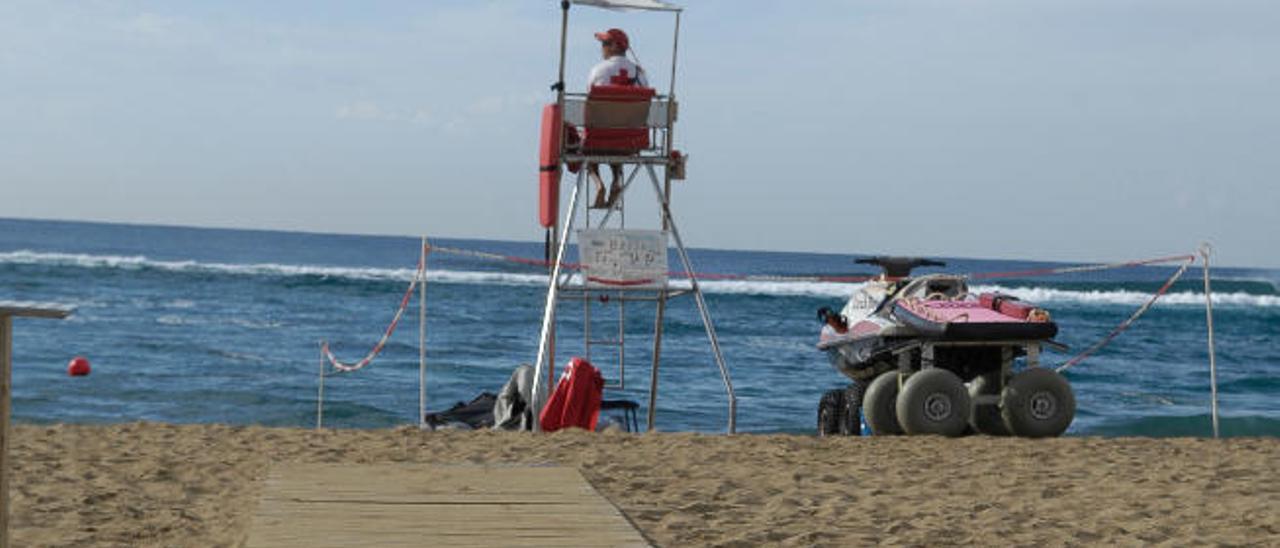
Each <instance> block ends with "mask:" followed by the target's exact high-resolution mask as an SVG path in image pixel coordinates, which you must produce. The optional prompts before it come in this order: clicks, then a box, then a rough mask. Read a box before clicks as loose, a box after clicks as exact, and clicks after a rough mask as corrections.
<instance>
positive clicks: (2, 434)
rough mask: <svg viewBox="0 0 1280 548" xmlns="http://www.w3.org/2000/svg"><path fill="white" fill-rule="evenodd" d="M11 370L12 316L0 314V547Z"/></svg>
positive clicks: (5, 527)
mask: <svg viewBox="0 0 1280 548" xmlns="http://www.w3.org/2000/svg"><path fill="white" fill-rule="evenodd" d="M12 369H13V316H10V315H8V314H0V506H3V508H0V546H8V545H9V438H10V437H11V436H12V435H13V432H12V430H10V429H9V398H10V393H9V390H10V388H11V386H12V380H13V378H12Z"/></svg>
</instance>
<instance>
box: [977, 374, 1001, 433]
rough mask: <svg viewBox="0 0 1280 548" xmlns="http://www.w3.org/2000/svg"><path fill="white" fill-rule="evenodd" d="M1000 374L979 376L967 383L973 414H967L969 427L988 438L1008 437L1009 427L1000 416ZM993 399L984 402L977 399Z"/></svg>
mask: <svg viewBox="0 0 1280 548" xmlns="http://www.w3.org/2000/svg"><path fill="white" fill-rule="evenodd" d="M999 378H1000V373H987V374H985V375H979V376H977V377H975V378H974V379H973V380H972V381H970V382H969V399H970V400H971V401H972V402H973V412H972V413H970V414H969V426H970V427H972V428H973V430H974V431H975V432H977V433H979V434H986V435H988V436H1008V435H1009V427H1008V426H1005V424H1004V417H1001V416H1000V381H999ZM983 397H988V398H994V400H995V401H990V402H984V401H981V400H980V399H979V398H983Z"/></svg>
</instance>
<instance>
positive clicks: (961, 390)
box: [897, 368, 972, 438]
mask: <svg viewBox="0 0 1280 548" xmlns="http://www.w3.org/2000/svg"><path fill="white" fill-rule="evenodd" d="M971 407H972V405H971V404H970V401H969V391H968V390H967V389H965V387H964V382H963V381H961V380H960V377H957V376H956V374H955V373H952V372H950V371H947V370H946V369H938V368H933V369H926V370H924V371H921V372H919V373H916V374H914V375H912V376H910V377H908V378H907V382H905V383H903V384H902V393H901V394H898V404H897V411H898V422H900V423H902V429H903V430H906V432H907V433H908V434H938V435H941V436H947V437H953V438H954V437H957V436H961V435H963V434H964V432H965V429H967V428H968V426H969V409H970V408H971Z"/></svg>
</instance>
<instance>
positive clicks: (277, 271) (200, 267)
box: [0, 250, 414, 281]
mask: <svg viewBox="0 0 1280 548" xmlns="http://www.w3.org/2000/svg"><path fill="white" fill-rule="evenodd" d="M0 264H20V265H45V266H72V267H80V268H108V269H117V270H148V269H149V270H160V271H166V272H180V273H212V274H233V275H248V276H281V277H285V276H313V277H335V278H346V279H352V280H372V281H379V280H397V281H409V280H411V279H413V273H414V269H412V268H371V267H342V266H320V265H287V264H276V263H257V264H228V263H202V262H198V261H161V260H156V259H150V258H147V257H146V256H142V255H134V256H122V255H88V254H80V253H43V252H36V251H27V250H23V251H11V252H6V253H0Z"/></svg>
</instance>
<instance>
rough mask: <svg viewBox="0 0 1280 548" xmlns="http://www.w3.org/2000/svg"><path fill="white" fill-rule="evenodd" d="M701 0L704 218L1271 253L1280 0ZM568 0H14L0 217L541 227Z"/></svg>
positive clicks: (314, 227)
mask: <svg viewBox="0 0 1280 548" xmlns="http://www.w3.org/2000/svg"><path fill="white" fill-rule="evenodd" d="M683 5H684V6H685V8H686V11H685V12H684V14H683V15H682V18H681V33H680V41H679V50H678V52H679V64H678V67H677V68H678V71H677V77H676V78H677V80H676V82H675V92H676V96H677V98H678V100H679V101H680V103H681V105H680V107H681V108H680V122H679V123H678V125H677V134H676V141H677V148H679V149H681V150H683V151H685V152H686V153H687V154H688V156H689V158H690V159H689V167H688V172H689V178H688V180H686V181H683V182H679V183H677V184H676V186H675V189H674V192H673V194H674V196H673V210H674V214H675V216H676V221H677V226H678V227H679V229H680V232H681V235H682V236H683V238H684V241H685V243H686V245H689V246H693V247H717V248H730V249H767V250H779V251H820V252H830V253H849V254H855V253H893V254H910V255H927V256H952V257H955V256H960V257H983V258H1011V259H1044V260H1062V261H1111V260H1124V259H1136V258H1143V257H1152V256H1161V255H1166V254H1176V253H1183V252H1189V251H1192V250H1194V249H1195V248H1196V247H1197V246H1198V245H1199V243H1200V242H1202V241H1210V242H1212V244H1213V245H1214V249H1215V254H1216V255H1215V261H1216V262H1219V263H1220V264H1229V265H1235V266H1259V267H1273V268H1274V267H1280V241H1278V240H1280V237H1278V236H1280V235H1278V234H1277V233H1278V232H1280V231H1278V230H1277V227H1280V222H1277V211H1280V180H1277V179H1278V177H1280V100H1277V98H1280V62H1277V59H1280V32H1276V29H1277V28H1280V2H1272V1H1222V2H1208V1H1183V0H1043V1H1026V0H1007V1H976V0H975V1H961V0H949V1H912V0H883V1H846V2H840V1H813V2H781V1H776V0H775V1H749V0H733V1H731V0H723V1H703V0H688V1H687V2H685V3H684V4H683ZM558 6H559V2H558V1H555V0H545V1H544V0H506V1H482V0H456V1H453V0H437V1H430V2H421V1H382V2H319V1H287V0H286V1H273V2H243V1H231V0H228V1H223V2H190V1H166V2H140V1H128V0H122V1H111V2H101V1H76V2H71V1H51V0H5V1H4V2H0V217H17V218H43V219H80V220H94V221H111V222H130V223H147V224H152V223H154V224H178V225H194V226H213V227H234V228H267V229H284V230H304V231H319V232H338V233H359V234H398V235H420V234H426V235H428V236H434V237H463V238H490V239H506V240H526V241H541V240H542V237H543V231H542V229H541V227H540V226H539V225H538V218H537V183H536V180H537V161H536V155H537V145H538V143H537V136H538V123H539V116H540V109H541V105H542V104H543V103H546V102H548V101H552V100H554V95H553V93H552V92H550V91H549V85H550V84H551V83H553V82H554V81H555V79H556V71H557V63H558V48H559V30H560V29H559V27H560V10H559V7H558ZM609 27H621V28H624V29H626V30H627V31H628V32H629V33H630V34H631V36H632V44H633V46H634V47H635V49H636V53H637V55H638V56H639V58H640V60H641V62H642V63H643V64H644V65H645V66H646V68H647V69H648V72H649V74H650V77H651V80H652V81H653V83H654V84H656V85H657V86H658V87H660V88H662V89H664V90H665V89H667V88H668V86H669V85H670V75H671V53H672V52H671V46H672V40H671V39H672V31H673V18H672V17H671V16H670V14H654V13H637V12H613V11H606V10H599V9H593V8H584V7H575V8H573V9H572V10H571V11H570V22H569V40H568V44H567V46H568V54H569V59H568V63H567V76H566V80H567V81H568V84H569V86H570V87H571V89H572V88H575V87H578V88H580V87H581V86H583V85H584V80H585V78H586V74H587V71H588V70H589V69H590V67H591V65H592V64H593V63H594V62H596V61H598V59H599V47H598V45H597V44H596V43H595V42H594V39H593V38H592V33H593V32H594V31H598V30H603V29H605V28H609ZM566 190H567V186H566ZM636 192H643V193H644V194H641V195H640V197H639V198H637V197H636ZM565 194H566V195H567V192H565ZM628 197H629V201H628V204H629V205H628V207H629V208H632V207H633V204H634V207H635V208H636V210H635V211H636V212H635V213H633V214H629V217H628V223H629V225H630V226H633V227H636V228H644V227H645V226H644V225H645V222H646V220H653V219H656V213H653V210H652V208H650V209H649V210H646V209H644V207H645V206H644V204H645V203H652V202H653V200H652V199H651V197H652V194H651V192H649V189H647V188H643V187H638V188H633V190H632V191H630V193H629V194H628ZM629 213H631V212H630V210H629ZM649 224H653V223H649Z"/></svg>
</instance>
